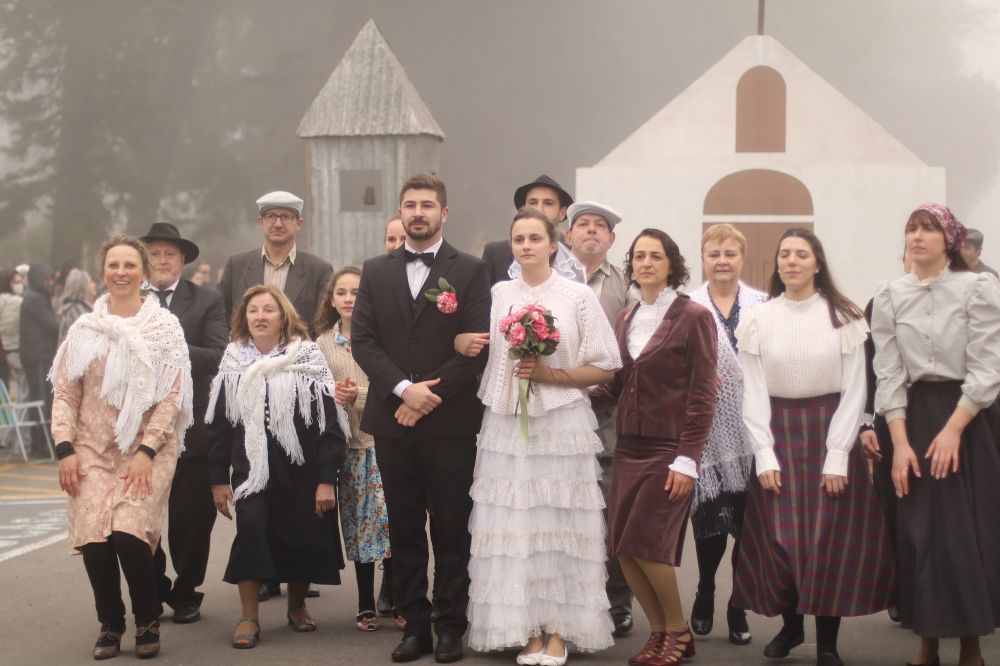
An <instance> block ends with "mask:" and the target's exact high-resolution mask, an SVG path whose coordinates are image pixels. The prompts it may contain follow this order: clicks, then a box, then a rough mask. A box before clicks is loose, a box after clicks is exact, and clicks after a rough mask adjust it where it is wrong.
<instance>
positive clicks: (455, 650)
mask: <svg viewBox="0 0 1000 666" xmlns="http://www.w3.org/2000/svg"><path fill="white" fill-rule="evenodd" d="M461 658H462V639H461V638H459V637H458V636H449V635H448V634H444V635H443V636H438V644H437V647H436V648H434V661H436V662H437V663H439V664H450V663H451V662H453V661H458V660H459V659H461Z"/></svg>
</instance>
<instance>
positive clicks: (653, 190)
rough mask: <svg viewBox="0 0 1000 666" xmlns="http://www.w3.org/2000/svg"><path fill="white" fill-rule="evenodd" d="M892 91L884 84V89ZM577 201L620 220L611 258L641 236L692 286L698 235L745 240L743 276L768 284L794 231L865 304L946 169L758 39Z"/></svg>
mask: <svg viewBox="0 0 1000 666" xmlns="http://www.w3.org/2000/svg"><path fill="white" fill-rule="evenodd" d="M886 85H891V80H889V81H886ZM576 193H577V199H578V200H586V199H593V200H597V201H600V202H603V203H606V204H608V205H610V206H612V207H613V208H615V209H617V210H618V211H619V212H620V213H621V214H622V217H623V218H624V221H623V222H622V224H621V225H619V226H618V228H617V229H616V230H615V231H616V237H617V238H616V242H615V245H614V246H613V247H612V249H611V259H612V260H613V261H616V262H617V261H620V260H622V259H623V258H624V256H625V252H626V250H627V249H628V245H629V243H631V241H632V239H633V238H634V237H635V235H636V233H637V232H639V231H640V230H641V229H643V228H644V227H659V228H661V229H663V230H664V231H666V232H667V233H669V234H670V235H671V236H672V237H673V238H674V240H675V241H677V243H678V245H679V246H680V248H681V252H682V254H683V255H684V257H685V259H686V260H687V263H688V266H689V269H690V271H691V284H690V285H688V289H689V290H690V289H693V288H694V287H696V286H697V285H698V284H700V282H701V279H702V277H701V275H702V274H701V260H700V252H699V250H700V240H701V234H702V231H703V230H704V229H705V228H707V227H708V226H710V225H712V224H716V223H718V222H729V223H731V224H733V225H734V226H736V227H737V228H739V229H740V230H741V231H743V233H744V234H745V235H746V236H747V239H748V244H749V248H748V253H747V261H746V263H745V265H744V272H743V276H744V279H745V280H747V281H749V282H751V283H754V284H756V285H758V286H759V285H762V284H763V283H764V282H765V281H766V280H767V279H768V278H769V276H770V274H771V271H772V267H773V263H774V253H775V250H776V248H777V242H778V238H779V237H780V235H781V233H782V232H784V230H785V229H787V228H788V227H791V226H805V227H807V228H811V229H812V230H813V231H814V232H815V233H816V234H817V235H818V236H819V238H820V240H821V241H822V242H823V245H824V248H825V249H826V254H827V258H828V260H829V261H830V263H831V267H832V270H833V274H834V276H835V278H836V280H837V281H838V283H839V285H840V287H841V289H842V290H843V291H844V292H845V293H846V294H847V295H848V296H849V297H850V298H852V299H853V300H854V301H855V302H857V303H858V304H860V305H861V306H864V304H865V303H866V302H867V301H868V299H869V298H870V297H871V295H872V294H873V293H874V290H875V288H876V286H877V284H878V283H879V282H880V281H881V280H885V279H889V278H892V277H895V276H897V275H899V274H900V273H901V272H902V266H901V258H902V251H903V225H904V224H905V222H906V218H907V216H908V215H909V213H910V211H911V210H912V209H913V208H914V207H916V206H917V205H919V204H921V203H924V202H928V201H937V202H944V199H945V170H944V168H942V167H932V166H928V165H927V164H925V163H924V162H923V161H922V160H921V159H920V158H919V157H917V156H916V155H914V154H913V152H911V151H910V150H909V149H907V148H906V146H904V145H903V144H902V143H900V142H899V141H898V140H896V139H895V138H894V137H893V136H892V135H890V134H889V133H888V132H887V131H886V130H885V129H884V128H883V127H882V126H881V125H879V124H878V123H877V122H876V121H875V120H873V119H872V118H871V117H870V116H868V115H867V114H866V113H865V112H864V111H862V110H861V109H859V108H858V107H857V106H855V105H854V104H853V103H852V102H851V101H850V100H849V99H847V98H846V97H845V96H844V95H843V94H842V93H840V92H839V91H837V90H836V89H835V88H833V87H832V86H831V85H830V84H828V83H827V82H826V81H824V80H823V79H822V78H821V77H820V76H819V75H817V74H816V73H815V72H814V71H813V70H811V69H810V68H809V67H808V66H807V65H806V64H805V63H803V62H802V61H800V60H799V59H798V58H796V57H795V55H794V54H792V53H791V51H789V50H788V49H787V48H785V47H784V46H782V45H781V44H780V43H779V42H778V41H777V40H775V39H774V38H773V37H771V36H768V35H755V36H751V37H747V38H746V39H744V40H743V41H742V42H740V43H739V44H738V45H737V46H736V47H735V48H734V49H733V50H732V51H730V52H729V53H728V54H726V56H725V57H723V58H722V59H721V60H720V61H719V62H718V63H716V64H715V65H714V66H713V67H712V68H711V69H709V70H708V71H707V72H706V73H705V74H704V75H703V76H701V77H700V78H699V79H698V80H697V81H695V82H694V83H692V84H691V85H690V86H689V87H688V88H687V89H686V90H684V91H683V92H682V93H680V95H678V96H677V97H676V98H675V99H674V100H673V101H671V102H670V103H669V104H667V105H666V106H665V107H664V108H663V109H661V110H660V111H659V112H658V113H656V114H655V115H654V116H653V117H652V118H650V119H649V120H648V121H647V122H646V123H645V124H644V125H642V126H641V127H640V128H639V129H637V130H636V131H635V132H633V133H632V135H631V136H629V137H628V138H627V139H625V141H623V142H622V143H621V144H620V145H619V146H618V147H616V148H615V149H614V150H612V151H611V152H610V153H608V154H607V155H606V156H605V157H604V158H603V159H602V160H600V161H599V162H598V163H597V164H595V165H593V166H591V167H583V168H579V169H577V174H576Z"/></svg>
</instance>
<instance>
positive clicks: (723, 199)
mask: <svg viewBox="0 0 1000 666" xmlns="http://www.w3.org/2000/svg"><path fill="white" fill-rule="evenodd" d="M703 212H704V214H705V220H704V222H703V225H702V230H703V231H704V229H707V228H708V227H710V226H712V225H713V224H719V223H720V222H726V223H728V224H731V225H733V226H734V227H736V228H737V229H739V230H740V232H742V233H743V235H744V236H746V238H747V254H746V257H745V258H744V262H743V276H742V277H743V281H744V282H746V283H747V284H750V285H752V286H754V287H757V288H758V289H765V288H766V286H767V283H768V281H769V280H770V279H771V273H772V272H773V270H774V253H775V251H776V250H777V247H778V240H779V239H780V238H781V235H782V234H783V233H785V231H786V230H787V229H789V228H791V227H804V228H806V229H809V230H810V231H812V230H813V203H812V195H810V194H809V190H808V188H806V186H805V185H804V184H803V183H802V181H800V180H799V179H798V178H795V177H794V176H790V175H789V174H786V173H782V172H780V171H773V170H770V169H747V170H745V171H737V172H735V173H731V174H729V175H728V176H725V177H724V178H722V179H721V180H719V181H718V182H716V183H715V185H713V186H712V188H711V189H710V190H709V191H708V194H707V195H706V196H705V206H704V211H703Z"/></svg>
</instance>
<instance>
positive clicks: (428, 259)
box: [403, 248, 434, 266]
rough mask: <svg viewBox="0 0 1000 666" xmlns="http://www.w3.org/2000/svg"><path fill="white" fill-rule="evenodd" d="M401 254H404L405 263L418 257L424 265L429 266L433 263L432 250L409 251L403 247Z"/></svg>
mask: <svg viewBox="0 0 1000 666" xmlns="http://www.w3.org/2000/svg"><path fill="white" fill-rule="evenodd" d="M403 254H405V255H406V263H410V262H411V261H416V260H417V259H419V260H420V261H422V262H424V265H425V266H430V265H431V264H433V263H434V253H433V252H410V251H409V250H407V249H405V248H404V249H403Z"/></svg>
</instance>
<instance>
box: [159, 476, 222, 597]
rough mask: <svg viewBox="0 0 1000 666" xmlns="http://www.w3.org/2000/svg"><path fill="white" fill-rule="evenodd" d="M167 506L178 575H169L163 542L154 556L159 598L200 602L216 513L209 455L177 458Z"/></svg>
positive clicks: (202, 595) (170, 543)
mask: <svg viewBox="0 0 1000 666" xmlns="http://www.w3.org/2000/svg"><path fill="white" fill-rule="evenodd" d="M167 506H168V508H169V510H170V513H169V517H168V522H167V539H168V546H169V548H170V561H171V562H172V563H173V565H174V571H175V572H177V578H176V580H174V581H173V583H171V581H170V577H169V576H167V575H166V571H167V555H166V553H164V552H163V544H162V542H161V543H159V544H157V545H156V553H155V554H154V556H153V559H154V562H155V564H156V573H157V583H158V585H157V587H158V592H159V595H160V601H162V602H164V603H167V604H170V605H171V606H177V605H189V604H190V605H195V606H200V605H201V600H202V597H204V596H205V595H204V594H203V593H202V592H197V591H196V589H197V587H198V586H199V585H201V584H202V583H204V582H205V571H206V570H207V569H208V551H209V546H210V545H211V542H212V528H213V527H214V526H215V516H216V513H217V511H216V510H215V503H214V502H213V501H212V482H211V480H210V478H209V464H208V457H207V456H198V457H192V458H188V457H184V456H182V457H181V458H179V459H178V460H177V470H176V471H175V472H174V480H173V483H172V484H171V486H170V500H169V502H168V504H167Z"/></svg>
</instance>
